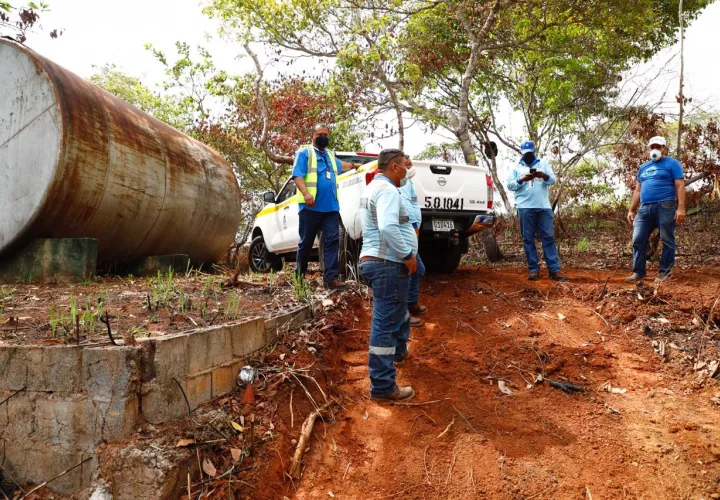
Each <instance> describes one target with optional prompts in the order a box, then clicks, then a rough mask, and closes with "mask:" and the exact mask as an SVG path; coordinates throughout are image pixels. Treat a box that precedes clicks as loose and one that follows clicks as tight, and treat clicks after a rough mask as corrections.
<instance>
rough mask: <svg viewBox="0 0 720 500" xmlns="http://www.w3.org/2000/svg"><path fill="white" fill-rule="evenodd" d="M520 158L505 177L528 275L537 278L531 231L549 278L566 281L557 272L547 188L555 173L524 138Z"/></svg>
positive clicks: (558, 264) (530, 142) (537, 265)
mask: <svg viewBox="0 0 720 500" xmlns="http://www.w3.org/2000/svg"><path fill="white" fill-rule="evenodd" d="M520 151H521V152H522V158H521V159H520V161H519V162H518V164H517V165H515V168H513V170H512V172H511V173H510V177H509V178H508V189H509V190H510V191H512V192H513V193H514V195H515V208H517V212H518V219H519V220H520V233H521V234H522V237H523V245H524V247H525V257H526V258H527V263H528V269H529V270H530V274H529V276H528V279H529V280H530V281H536V280H537V279H539V278H540V266H539V264H538V255H537V248H536V247H535V235H536V234H538V233H540V239H541V240H542V247H543V254H544V255H545V264H547V268H548V271H549V272H550V279H553V280H555V281H567V278H566V277H565V276H563V275H562V274H560V260H559V259H558V251H557V244H556V243H555V229H554V226H553V211H552V208H551V206H550V197H549V196H548V190H549V189H550V186H552V185H553V184H555V174H554V173H553V171H552V169H551V168H550V165H549V164H548V162H546V161H545V160H541V159H540V158H537V157H535V143H533V142H532V141H525V142H523V143H522V144H521V146H520Z"/></svg>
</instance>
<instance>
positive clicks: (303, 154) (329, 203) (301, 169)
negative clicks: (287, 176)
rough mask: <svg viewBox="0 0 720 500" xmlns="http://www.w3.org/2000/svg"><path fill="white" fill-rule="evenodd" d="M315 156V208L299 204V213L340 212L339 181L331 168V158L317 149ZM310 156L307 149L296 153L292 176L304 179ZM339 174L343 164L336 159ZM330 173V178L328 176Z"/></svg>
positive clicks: (301, 149) (325, 152)
mask: <svg viewBox="0 0 720 500" xmlns="http://www.w3.org/2000/svg"><path fill="white" fill-rule="evenodd" d="M315 155H316V156H317V170H318V171H317V194H316V195H315V206H314V207H306V206H305V203H299V204H298V205H299V208H298V211H302V210H304V209H306V208H307V209H308V210H313V211H315V212H339V211H340V204H339V203H338V199H337V179H336V178H335V169H334V168H330V158H329V157H328V154H327V149H326V150H325V151H320V150H319V149H318V148H315ZM309 160H310V155H309V153H308V150H307V148H300V149H298V151H297V153H295V164H294V165H293V171H292V176H293V178H295V177H302V178H303V179H304V178H305V176H306V175H307V172H308V163H309ZM335 163H336V164H337V170H338V172H342V168H343V167H342V162H341V161H340V160H338V159H337V158H335ZM328 170H329V171H330V178H329V179H328V176H327V174H326V172H327V171H328Z"/></svg>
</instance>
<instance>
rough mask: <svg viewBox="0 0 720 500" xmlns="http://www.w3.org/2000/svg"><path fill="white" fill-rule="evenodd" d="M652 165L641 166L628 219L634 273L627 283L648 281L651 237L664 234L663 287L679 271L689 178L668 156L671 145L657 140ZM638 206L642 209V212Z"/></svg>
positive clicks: (653, 142) (652, 142) (650, 145)
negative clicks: (678, 235)
mask: <svg viewBox="0 0 720 500" xmlns="http://www.w3.org/2000/svg"><path fill="white" fill-rule="evenodd" d="M648 148H649V149H650V161H648V162H646V163H644V164H643V165H642V166H640V170H638V175H637V184H636V185H635V190H634V191H633V195H632V202H631V203H630V211H629V212H628V215H627V218H628V221H630V223H632V224H633V272H632V274H631V275H630V277H628V278H627V279H626V280H625V281H627V282H628V283H634V282H637V281H640V280H642V279H644V278H645V275H646V274H647V270H646V267H645V263H646V259H647V255H646V254H647V246H648V240H649V239H650V234H651V233H652V232H653V230H654V229H655V228H658V229H659V230H660V239H661V240H662V254H661V255H660V270H659V271H660V272H659V273H658V277H657V279H656V280H655V281H656V282H657V283H660V282H662V281H664V280H666V279H668V278H669V277H670V274H671V273H672V270H673V267H675V225H676V224H682V223H683V222H685V175H684V173H683V168H682V165H681V164H680V162H679V161H677V160H676V159H675V158H670V157H669V156H667V142H666V141H665V138H664V137H660V136H656V137H653V138H652V139H650V142H649V143H648ZM638 205H639V206H640V208H639V210H638Z"/></svg>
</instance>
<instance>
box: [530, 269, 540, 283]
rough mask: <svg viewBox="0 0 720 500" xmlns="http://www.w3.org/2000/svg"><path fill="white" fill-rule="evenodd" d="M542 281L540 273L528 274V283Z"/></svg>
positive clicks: (531, 272) (532, 272)
mask: <svg viewBox="0 0 720 500" xmlns="http://www.w3.org/2000/svg"><path fill="white" fill-rule="evenodd" d="M539 279H540V273H539V272H537V271H530V274H528V281H537V280H539Z"/></svg>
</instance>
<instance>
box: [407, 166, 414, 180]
mask: <svg viewBox="0 0 720 500" xmlns="http://www.w3.org/2000/svg"><path fill="white" fill-rule="evenodd" d="M406 177H407V178H408V179H412V178H413V177H415V167H410V170H408V173H407V176H406Z"/></svg>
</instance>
